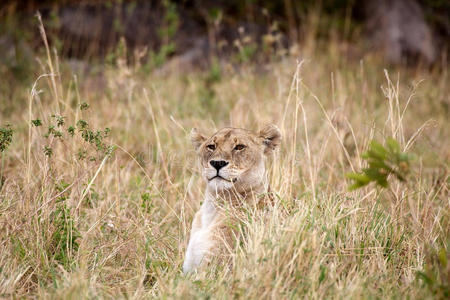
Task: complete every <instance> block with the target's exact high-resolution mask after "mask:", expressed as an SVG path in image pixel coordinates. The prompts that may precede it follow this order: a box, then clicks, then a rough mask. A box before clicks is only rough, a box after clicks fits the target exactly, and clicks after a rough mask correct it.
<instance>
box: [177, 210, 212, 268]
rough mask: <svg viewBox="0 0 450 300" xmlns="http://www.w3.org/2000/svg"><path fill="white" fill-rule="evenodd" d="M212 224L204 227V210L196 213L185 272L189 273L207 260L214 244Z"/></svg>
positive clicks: (185, 262)
mask: <svg viewBox="0 0 450 300" xmlns="http://www.w3.org/2000/svg"><path fill="white" fill-rule="evenodd" d="M211 234H212V231H211V226H203V227H202V212H201V211H199V212H197V213H196V214H195V217H194V221H193V222H192V230H191V236H190V239H189V244H188V247H187V250H186V255H185V259H184V263H183V272H184V273H189V272H191V271H193V270H195V269H196V268H197V267H199V266H200V265H201V264H202V263H204V262H205V258H206V256H207V255H209V253H210V250H211V247H212V246H213V239H212V236H211Z"/></svg>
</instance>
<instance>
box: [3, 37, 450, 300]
mask: <svg viewBox="0 0 450 300" xmlns="http://www.w3.org/2000/svg"><path fill="white" fill-rule="evenodd" d="M337 48H338V46H337V45H335V44H331V45H330V46H329V47H328V49H327V50H323V51H319V50H316V49H311V47H310V48H307V47H305V49H302V53H304V56H305V57H306V58H307V60H305V61H303V62H302V63H297V62H296V60H295V58H294V57H291V56H288V57H285V58H283V59H282V60H280V61H277V62H274V63H272V64H270V65H269V66H268V67H267V68H266V70H265V71H263V72H261V70H259V71H258V72H256V71H255V70H254V69H253V68H252V67H251V66H242V68H241V69H240V70H239V71H233V70H223V71H222V74H221V78H220V79H219V80H216V81H215V82H214V83H213V84H212V87H211V88H210V90H208V89H209V88H208V87H207V85H206V84H205V82H206V80H207V79H206V77H207V76H208V75H207V74H205V73H202V72H192V73H189V74H177V73H176V72H171V73H168V74H165V75H158V74H144V75H143V74H142V73H141V72H140V71H139V68H132V67H127V66H125V65H124V64H123V63H120V61H119V63H117V64H116V65H114V66H110V67H108V68H106V69H105V70H104V71H103V72H102V75H92V76H87V77H75V76H73V75H71V73H70V71H69V70H68V69H67V65H66V63H65V62H64V61H63V62H61V63H58V62H57V60H56V57H55V55H54V54H52V53H51V51H50V52H48V53H47V54H48V57H47V60H45V58H43V61H42V73H43V74H47V75H45V76H43V77H40V79H39V80H37V81H36V82H35V84H34V86H33V88H32V89H31V90H26V91H25V90H23V92H22V93H21V94H17V95H16V97H17V98H16V99H12V100H11V101H22V102H24V101H26V103H27V105H21V104H17V105H16V106H15V107H16V109H13V110H12V112H11V113H10V114H8V115H1V122H0V123H1V124H0V125H4V124H5V123H10V124H12V125H13V128H14V129H15V134H14V138H13V143H12V144H11V146H10V148H9V149H8V150H7V151H6V152H4V153H2V154H1V155H2V160H3V161H4V166H3V173H4V176H5V179H6V180H5V183H4V185H3V187H2V189H1V191H0V253H1V255H0V295H2V296H4V297H13V296H17V297H22V296H33V297H39V298H63V299H68V298H73V299H79V298H80V297H82V298H97V297H101V298H103V297H105V298H150V297H158V298H185V297H192V298H197V297H205V298H207V297H209V296H211V297H214V298H232V297H242V298H256V299H257V298H261V297H262V298H273V299H280V298H297V297H308V298H323V297H327V298H387V297H398V298H400V297H401V298H404V297H411V298H424V297H433V296H435V297H436V296H438V297H444V294H443V291H444V289H445V284H447V288H448V283H446V282H445V281H446V277H445V276H446V275H445V274H450V273H445V272H448V270H449V268H450V267H449V266H448V265H443V263H441V264H439V263H436V262H435V260H433V255H434V252H433V251H434V250H436V251H439V250H440V249H443V250H441V253H442V251H444V252H443V253H444V254H443V257H445V256H446V257H448V253H449V249H448V247H449V236H450V235H449V234H450V232H449V226H450V224H449V214H450V209H449V208H450V206H449V204H450V203H449V192H448V181H449V169H448V160H449V149H450V140H449V138H448V127H449V123H448V105H449V102H448V99H449V94H450V93H449V86H448V80H449V79H448V73H447V71H448V70H447V69H446V68H444V69H443V70H440V71H423V70H422V71H414V70H408V69H396V70H391V71H389V72H387V71H386V72H385V71H384V70H383V68H384V66H383V64H382V62H380V61H379V60H377V58H375V57H367V58H366V59H365V60H363V61H361V62H360V63H354V62H351V61H350V62H349V61H347V60H345V59H344V58H342V57H341V56H340V55H339V53H338V50H337ZM312 50H314V51H312ZM60 68H61V69H60ZM50 70H53V71H50ZM52 73H56V74H60V76H55V75H52ZM388 74H389V75H390V76H391V77H389V75H388ZM419 82H420V84H419ZM380 87H381V88H380ZM211 91H212V93H211ZM2 98H3V97H2ZM26 99H28V100H26ZM2 101H5V100H2ZM82 102H87V103H89V104H90V108H89V109H87V110H80V109H79V104H80V103H82ZM53 114H56V115H61V116H64V117H66V119H65V123H66V125H64V126H65V127H64V126H63V127H64V128H67V127H68V126H70V125H75V124H76V123H77V121H78V120H81V119H83V120H85V121H87V122H88V123H89V126H90V128H93V129H104V128H106V127H109V128H111V129H112V131H111V135H110V137H109V138H107V139H106V141H107V142H106V143H107V144H108V145H115V146H116V149H115V151H114V154H113V155H111V156H108V155H107V156H105V155H104V154H103V152H98V151H97V150H96V149H95V146H93V145H92V144H89V143H87V142H85V141H83V140H82V138H81V137H80V133H79V132H78V131H77V133H76V134H75V136H74V137H73V138H72V137H70V135H69V134H68V133H67V132H66V131H64V136H63V138H57V137H54V136H52V135H51V136H50V137H49V138H45V137H43V134H44V133H45V132H46V131H47V127H48V124H50V123H52V122H53V123H54V122H55V118H52V117H51V115H53ZM38 118H39V119H41V120H42V122H43V124H44V125H43V126H42V127H33V126H31V120H34V119H38ZM267 122H274V123H275V124H278V125H279V126H280V128H281V129H282V133H283V137H284V140H283V143H282V147H281V149H280V151H279V152H278V153H277V154H276V155H275V156H274V158H273V159H272V160H271V162H270V166H271V168H270V178H271V184H272V189H273V190H274V191H275V192H276V194H277V201H276V205H275V207H274V208H273V209H270V210H253V209H252V208H244V209H247V215H248V218H246V219H245V220H242V222H241V223H242V224H241V226H240V230H241V231H242V233H243V234H242V236H243V237H242V240H241V242H240V243H238V245H237V246H236V248H235V249H234V250H233V255H232V257H231V260H232V263H231V264H227V263H223V262H218V263H217V264H216V265H214V266H210V267H209V268H207V269H206V270H203V271H201V272H199V273H198V274H194V275H190V276H184V275H182V273H181V265H182V261H183V256H184V251H185V248H186V245H187V241H188V233H189V229H190V222H191V221H192V217H193V215H194V213H195V211H196V210H197V209H198V207H199V205H200V202H201V200H202V193H203V183H202V181H201V179H200V177H199V175H198V173H197V170H195V168H194V166H195V155H194V151H193V149H192V147H191V146H190V144H189V142H188V139H187V132H189V130H190V129H191V128H192V127H194V126H195V127H198V128H203V129H204V130H205V131H207V132H208V133H213V132H214V131H215V130H216V129H217V128H220V127H223V126H227V125H232V126H237V127H244V128H250V129H257V128H258V127H260V126H262V125H263V124H264V123H267ZM388 136H393V137H395V138H396V139H397V140H398V141H399V142H400V143H401V145H402V147H404V149H407V150H408V151H411V152H413V153H415V155H416V158H415V160H414V163H413V170H412V175H411V177H410V178H409V181H408V182H407V183H405V184H400V183H398V182H396V181H395V180H393V181H392V182H391V185H390V187H389V189H386V190H382V189H379V188H377V187H375V186H369V187H367V188H364V189H362V190H359V191H355V192H348V190H347V187H348V182H347V180H346V178H345V174H346V173H348V172H351V171H352V170H355V171H358V170H360V169H361V167H363V166H364V162H363V161H362V160H361V155H360V154H361V153H362V152H363V151H364V150H365V149H366V148H367V145H368V143H369V141H370V140H371V139H372V138H376V139H378V140H380V141H383V140H384V138H385V137H388ZM45 146H50V147H51V148H52V149H53V154H52V156H51V157H48V156H46V155H45V154H44V151H43V149H44V147H45ZM80 148H81V150H84V151H86V152H85V155H86V158H85V159H79V158H78V153H79V150H80ZM90 157H91V158H92V160H91V159H90ZM94 158H95V160H94ZM77 232H79V235H80V237H78V238H77ZM75 238H76V239H75ZM441 257H442V255H441ZM427 266H429V267H428V268H429V269H430V271H429V273H427V274H434V275H435V277H432V278H431V279H432V280H434V281H433V282H432V283H429V284H427V283H426V280H423V279H420V278H418V275H417V274H418V271H421V270H425V269H426V267H427ZM439 268H441V269H439ZM446 268H447V269H446ZM434 275H433V276H434ZM430 276H431V275H430ZM439 280H440V281H439ZM439 282H441V283H443V285H442V288H441V289H439V287H436V286H437V284H438V283H439Z"/></svg>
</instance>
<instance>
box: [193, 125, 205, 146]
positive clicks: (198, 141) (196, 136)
mask: <svg viewBox="0 0 450 300" xmlns="http://www.w3.org/2000/svg"><path fill="white" fill-rule="evenodd" d="M204 141H206V137H205V136H204V135H203V134H201V133H200V132H199V131H198V130H197V128H192V130H191V143H192V145H193V146H194V148H195V150H197V149H198V148H199V147H200V146H201V145H202V144H203V142H204Z"/></svg>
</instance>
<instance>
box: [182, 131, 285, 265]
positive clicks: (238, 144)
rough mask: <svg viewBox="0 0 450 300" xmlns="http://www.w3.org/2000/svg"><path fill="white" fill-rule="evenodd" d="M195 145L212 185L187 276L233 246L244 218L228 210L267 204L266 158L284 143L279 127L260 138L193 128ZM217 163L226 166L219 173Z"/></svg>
mask: <svg viewBox="0 0 450 300" xmlns="http://www.w3.org/2000/svg"><path fill="white" fill-rule="evenodd" d="M191 141H192V144H193V146H194V148H195V149H196V151H197V154H198V158H199V166H200V170H201V172H202V177H203V179H204V180H205V181H206V183H207V185H206V191H205V200H204V202H203V204H202V207H201V208H200V210H199V211H198V212H197V213H196V214H195V217H194V221H193V223H192V230H191V235H190V240H189V245H188V249H187V251H186V258H185V262H184V265H183V270H184V272H189V271H192V270H194V269H196V268H197V267H198V266H199V265H201V264H204V263H205V262H208V261H209V260H210V259H211V258H212V257H215V256H218V255H220V254H223V252H224V250H225V249H230V248H231V247H232V246H233V245H232V240H233V235H234V233H233V231H232V229H231V228H233V224H234V223H236V219H238V218H239V217H238V216H237V215H236V214H234V215H233V216H231V215H230V214H226V213H225V210H224V208H225V207H228V208H237V207H239V206H240V205H241V204H242V203H243V202H249V201H252V203H253V204H255V205H258V206H263V205H264V204H265V202H264V201H261V197H259V195H260V194H263V193H266V192H267V191H268V185H267V180H266V174H265V164H264V162H265V157H266V156H267V155H268V154H269V153H271V152H272V151H273V150H274V149H275V148H276V147H277V146H278V145H279V144H280V141H281V134H280V131H279V129H278V128H277V127H276V126H275V125H267V126H266V127H264V128H263V129H262V130H261V131H259V132H258V133H254V132H252V131H249V130H245V129H240V128H223V129H221V130H219V131H218V132H216V133H215V134H214V135H212V136H211V137H209V138H207V137H205V136H204V135H203V134H201V133H200V132H199V131H197V130H196V129H193V130H192V132H191ZM211 161H223V162H224V163H226V166H224V167H222V168H220V169H219V170H217V169H216V168H215V167H213V166H212V164H211ZM218 176H219V177H218ZM263 199H264V198H263Z"/></svg>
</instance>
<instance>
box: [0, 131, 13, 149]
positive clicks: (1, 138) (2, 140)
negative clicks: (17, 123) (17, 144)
mask: <svg viewBox="0 0 450 300" xmlns="http://www.w3.org/2000/svg"><path fill="white" fill-rule="evenodd" d="M12 136H13V130H12V129H11V125H9V124H8V125H6V126H5V127H0V152H3V151H5V150H6V148H8V146H9V144H11V142H12Z"/></svg>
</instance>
